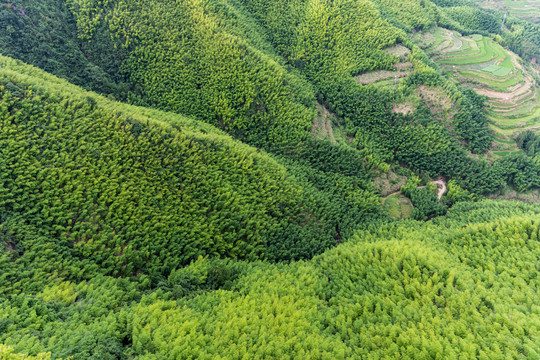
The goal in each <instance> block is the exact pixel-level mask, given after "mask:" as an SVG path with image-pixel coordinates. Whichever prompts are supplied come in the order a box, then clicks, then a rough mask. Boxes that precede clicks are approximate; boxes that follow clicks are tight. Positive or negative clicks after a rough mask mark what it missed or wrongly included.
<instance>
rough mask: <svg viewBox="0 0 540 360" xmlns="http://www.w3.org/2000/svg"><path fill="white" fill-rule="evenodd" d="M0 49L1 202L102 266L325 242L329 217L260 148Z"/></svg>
mask: <svg viewBox="0 0 540 360" xmlns="http://www.w3.org/2000/svg"><path fill="white" fill-rule="evenodd" d="M0 61H1V62H2V66H3V67H8V68H9V67H11V66H13V69H14V71H9V70H7V71H4V72H3V73H2V77H1V78H0V84H1V85H0V91H1V94H2V95H1V96H2V100H1V102H0V105H1V106H0V114H1V120H2V129H3V131H2V133H1V134H0V143H1V144H2V154H3V155H2V161H1V162H0V169H1V172H0V179H1V180H0V191H1V193H2V202H1V206H2V208H1V209H2V211H3V212H4V213H5V214H6V215H5V216H7V217H8V218H13V219H21V218H22V219H24V221H25V222H26V223H28V224H31V225H33V226H35V227H36V228H38V229H39V230H40V233H41V234H43V235H45V236H52V237H54V238H57V239H58V241H59V242H60V244H63V245H64V246H66V245H68V244H69V245H71V246H73V248H74V250H75V251H76V253H77V254H79V255H80V256H84V257H88V258H91V259H94V261H96V262H97V263H99V264H100V266H101V268H102V269H103V270H105V271H106V272H108V273H115V274H119V275H120V274H125V275H128V274H133V273H135V272H137V271H145V272H147V271H150V272H151V271H153V269H156V268H162V269H169V270H170V269H174V268H175V267H177V266H179V265H181V264H187V263H189V261H191V260H193V259H195V258H197V257H198V256H199V255H210V256H225V257H233V258H249V259H255V258H261V257H265V256H266V255H265V253H266V248H267V247H268V246H270V245H271V244H273V243H274V242H275V239H276V237H278V238H280V239H282V241H291V242H293V244H295V245H293V244H291V245H290V246H289V249H288V250H286V251H285V254H281V255H275V254H274V255H272V256H271V258H272V259H275V260H279V259H281V258H283V257H285V258H287V259H291V258H292V259H294V258H299V257H300V258H301V257H309V256H312V255H308V253H306V252H305V251H298V252H295V253H294V254H295V255H290V256H286V253H287V251H290V250H292V251H296V250H295V249H296V247H297V246H300V244H299V243H300V242H301V240H300V239H304V238H312V239H313V243H312V245H311V246H307V244H305V248H306V251H307V249H309V253H311V254H313V253H317V252H320V251H322V249H324V248H326V247H328V246H330V245H331V244H332V243H335V240H334V238H335V236H336V234H335V231H336V230H335V229H334V228H333V227H335V225H334V224H331V225H327V223H326V220H323V218H322V217H319V213H318V212H317V215H314V213H316V210H315V209H314V210H311V209H312V208H314V207H315V204H314V203H313V201H311V200H310V197H311V195H310V194H306V193H305V192H304V190H303V189H302V188H301V187H300V186H298V185H297V184H295V182H294V181H293V180H292V179H290V178H289V177H290V176H289V174H288V173H287V171H286V169H285V168H284V167H283V166H281V165H278V164H277V163H276V162H275V161H274V160H272V159H271V158H269V157H268V155H266V154H262V153H258V152H256V151H255V149H253V148H251V147H249V146H246V145H243V144H241V143H239V142H236V141H233V140H232V139H231V138H229V137H228V136H224V135H221V134H219V132H216V131H215V130H212V129H211V127H208V126H206V127H204V126H203V127H202V128H205V129H206V130H205V131H202V130H199V129H196V128H195V129H193V128H191V126H192V125H191V123H190V122H189V121H187V120H184V118H182V117H180V116H176V117H173V119H172V120H171V121H170V123H167V122H162V121H160V120H156V119H160V118H161V117H162V116H165V115H160V114H159V113H152V112H151V111H150V112H149V115H150V114H154V115H155V116H157V117H153V116H151V115H150V116H148V117H147V115H146V114H144V111H141V112H138V111H136V109H135V108H132V107H129V106H124V105H120V104H115V103H110V102H108V101H105V100H104V99H102V98H97V97H95V96H94V95H92V94H85V93H82V92H80V90H79V89H77V88H75V87H69V86H68V88H67V89H64V90H52V86H50V87H45V88H43V87H41V86H40V85H39V81H38V80H37V79H39V77H40V76H43V74H42V73H40V72H38V73H37V74H36V78H34V79H32V78H28V77H27V75H26V74H27V72H26V71H24V72H22V73H18V72H17V70H16V69H17V66H18V64H17V63H15V62H13V61H12V60H9V59H7V58H1V59H0ZM23 68H24V67H23ZM56 81H58V80H56ZM59 83H60V84H61V85H62V86H67V84H66V83H62V82H59ZM51 85H52V84H51ZM368 196H369V195H368ZM370 201H371V200H370ZM370 201H368V203H369V202H370ZM356 206H357V208H358V209H361V208H362V206H363V205H360V203H358V204H356ZM367 206H368V207H371V209H372V210H371V211H376V210H375V209H373V205H369V204H367ZM363 209H364V210H367V208H363ZM368 211H369V210H368ZM307 218H308V219H309V221H308V220H307ZM310 232H311V233H312V234H311V235H308V233H310ZM276 257H277V258H276Z"/></svg>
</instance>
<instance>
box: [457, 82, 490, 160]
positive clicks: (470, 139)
mask: <svg viewBox="0 0 540 360" xmlns="http://www.w3.org/2000/svg"><path fill="white" fill-rule="evenodd" d="M454 123H455V124H456V132H457V133H458V134H459V135H460V136H461V138H462V139H464V140H465V141H466V142H467V147H468V148H469V150H471V152H473V153H474V154H482V153H484V152H486V151H487V150H489V148H490V146H491V137H490V135H489V128H488V118H487V116H486V114H485V111H484V98H483V97H482V96H480V95H478V94H476V92H474V91H473V90H470V89H466V90H463V100H462V103H461V109H460V111H459V112H458V113H457V114H456V116H455V117H454Z"/></svg>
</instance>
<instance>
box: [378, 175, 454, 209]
mask: <svg viewBox="0 0 540 360" xmlns="http://www.w3.org/2000/svg"><path fill="white" fill-rule="evenodd" d="M430 184H435V185H437V189H438V190H437V198H438V199H439V201H440V200H441V199H442V196H443V195H444V193H445V192H446V183H445V182H444V180H442V179H439V180H436V181H432V182H430ZM418 188H419V189H422V188H425V186H419V187H418ZM397 194H401V190H400V191H396V192H395V193H392V194H390V195H386V196H385V197H384V198H383V200H384V201H383V204H384V202H385V201H386V199H388V198H389V197H390V196H394V195H397Z"/></svg>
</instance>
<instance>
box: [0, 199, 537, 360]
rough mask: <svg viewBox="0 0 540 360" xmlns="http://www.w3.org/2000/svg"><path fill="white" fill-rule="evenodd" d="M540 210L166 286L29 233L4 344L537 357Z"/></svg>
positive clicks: (372, 236)
mask: <svg viewBox="0 0 540 360" xmlns="http://www.w3.org/2000/svg"><path fill="white" fill-rule="evenodd" d="M539 214H540V208H538V206H525V205H523V204H517V203H504V204H502V203H497V202H482V203H477V204H473V203H461V204H460V205H456V206H454V208H453V209H452V210H450V212H449V213H448V215H447V216H446V217H445V218H439V219H438V221H437V222H435V223H432V224H425V225H421V224H419V223H416V222H407V223H403V224H401V225H400V226H395V225H391V226H385V227H382V228H380V229H379V230H377V231H374V232H362V233H359V234H357V235H355V236H354V237H352V238H351V239H350V240H349V241H348V242H347V243H345V244H342V245H340V246H339V247H338V248H336V249H333V250H331V251H328V252H326V253H325V254H324V255H320V256H318V257H316V258H315V259H313V260H312V261H310V262H296V263H293V264H290V265H271V264H268V263H260V262H252V263H248V262H237V261H230V260H217V259H209V258H200V259H198V260H197V261H195V262H193V263H192V264H191V265H189V266H188V267H185V268H182V269H178V270H176V271H173V272H172V273H171V274H170V276H169V277H168V278H167V279H166V280H165V281H163V282H161V283H159V285H158V287H157V288H155V287H150V286H149V284H150V281H149V279H148V277H147V276H146V275H140V276H138V277H136V278H125V279H124V278H113V277H104V276H102V275H96V276H94V277H93V278H92V279H88V280H86V281H82V282H78V281H77V280H78V278H77V276H76V272H75V271H76V270H77V269H79V267H80V266H81V265H82V264H83V263H84V262H85V261H87V260H77V259H76V258H72V259H71V261H70V263H69V265H68V264H66V263H64V264H63V263H61V262H59V261H51V260H52V259H50V256H51V255H48V256H47V254H46V253H44V252H43V251H39V249H43V247H40V246H39V245H38V244H39V242H41V241H43V240H40V238H39V237H36V236H35V235H34V234H31V233H30V232H28V233H26V234H24V235H23V234H22V230H21V229H20V228H19V234H18V236H17V240H18V242H19V244H20V246H24V247H25V248H26V251H24V252H16V251H15V250H12V251H8V252H5V253H4V254H3V255H2V257H1V258H0V259H1V260H0V261H2V267H3V269H4V271H3V272H2V274H3V275H2V278H0V287H1V289H2V297H3V299H9V302H6V301H5V300H4V301H3V302H0V313H1V314H2V317H1V318H2V323H1V324H2V326H1V329H2V331H1V332H0V341H2V342H4V343H5V344H7V345H8V346H10V347H12V348H13V349H14V351H16V352H24V353H31V354H36V353H38V352H46V351H51V352H52V357H53V358H56V357H67V356H75V358H80V359H87V358H101V359H113V358H114V359H118V358H119V359H128V358H134V357H136V358H144V359H154V358H155V359H158V358H170V359H187V358H212V357H215V356H218V355H219V356H220V357H222V358H243V357H248V358H257V357H259V358H265V357H266V358H308V357H314V358H332V359H334V358H364V357H368V356H370V357H372V358H396V357H399V358H408V359H416V358H418V356H419V354H422V356H423V357H425V358H431V359H448V358H461V357H467V358H471V359H474V358H486V359H494V358H513V359H534V358H537V357H538V355H539V353H540V348H539V346H538V344H539V341H538V340H539V339H540V333H539V328H540V314H539V309H538V305H537V303H536V301H535V300H536V299H537V294H538V290H539V289H538V286H539V283H538V276H537V273H538V261H537V260H538V257H539V256H540V248H539V246H538V244H539V243H538V239H537V238H538V236H539V224H538V221H537V219H538V216H539ZM467 222H468V223H470V224H468V225H465V223H467ZM49 253H50V251H49ZM30 262H31V264H32V266H31V269H32V270H31V272H30V273H29V272H28V271H29V270H28V269H29V264H30ZM41 272H43V273H41ZM40 273H41V274H40ZM52 273H55V274H54V275H52ZM43 274H51V275H49V278H50V281H43V280H41V281H38V279H40V278H41V276H40V275H43ZM68 274H69V275H70V276H69V277H68V278H66V277H65V276H66V275H68ZM32 275H34V276H35V278H32V277H31V276H32Z"/></svg>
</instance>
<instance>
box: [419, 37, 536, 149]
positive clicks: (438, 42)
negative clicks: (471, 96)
mask: <svg viewBox="0 0 540 360" xmlns="http://www.w3.org/2000/svg"><path fill="white" fill-rule="evenodd" d="M417 41H418V43H419V44H420V46H422V47H423V48H424V49H425V50H426V51H427V52H428V54H430V55H431V56H432V58H433V60H434V61H436V62H437V63H438V64H439V65H440V66H441V68H442V69H443V70H446V71H447V72H448V73H449V74H451V77H452V78H454V79H455V80H456V81H458V82H460V83H462V84H464V85H465V86H467V87H470V88H472V89H474V90H476V92H477V93H479V94H482V95H485V96H487V98H488V101H487V104H488V111H489V117H490V120H491V122H492V124H491V127H492V129H493V130H494V134H495V135H494V142H493V152H492V153H493V154H495V155H497V156H506V155H508V152H514V151H517V147H516V145H515V143H514V141H513V140H512V134H513V133H514V132H516V131H520V130H523V129H526V128H540V101H539V97H540V89H539V87H538V86H537V84H536V82H535V80H534V78H533V76H532V75H531V74H530V73H529V72H528V71H527V70H526V68H525V67H524V66H523V65H522V64H521V60H520V58H519V57H518V56H517V55H516V54H514V53H512V52H510V51H508V50H506V49H504V48H503V47H501V46H500V45H499V44H498V43H496V42H495V41H493V40H492V39H490V38H487V37H484V36H481V35H472V36H469V37H463V36H461V35H460V34H459V33H457V32H455V31H450V30H447V29H443V28H438V29H437V30H436V31H435V32H434V33H433V34H430V35H427V34H423V35H418V36H417Z"/></svg>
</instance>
